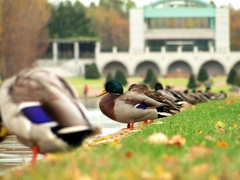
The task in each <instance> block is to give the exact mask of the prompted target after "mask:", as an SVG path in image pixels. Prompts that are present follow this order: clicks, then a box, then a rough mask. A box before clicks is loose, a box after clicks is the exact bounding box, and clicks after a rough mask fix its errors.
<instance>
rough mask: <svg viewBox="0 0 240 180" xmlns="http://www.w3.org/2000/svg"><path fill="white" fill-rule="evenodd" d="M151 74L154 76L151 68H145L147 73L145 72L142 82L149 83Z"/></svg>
mask: <svg viewBox="0 0 240 180" xmlns="http://www.w3.org/2000/svg"><path fill="white" fill-rule="evenodd" d="M153 76H154V73H153V71H152V69H150V68H149V69H148V70H147V74H146V76H145V79H144V80H143V82H144V83H145V84H147V83H150V82H151V79H152V77H153Z"/></svg>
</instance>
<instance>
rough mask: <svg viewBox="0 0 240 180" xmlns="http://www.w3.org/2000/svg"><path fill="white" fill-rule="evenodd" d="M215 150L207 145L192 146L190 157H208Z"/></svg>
mask: <svg viewBox="0 0 240 180" xmlns="http://www.w3.org/2000/svg"><path fill="white" fill-rule="evenodd" d="M212 152H213V150H212V149H211V148H208V147H206V146H192V147H191V148H190V151H189V154H188V157H189V158H190V159H197V158H201V157H206V156H208V155H210V154H211V153H212Z"/></svg>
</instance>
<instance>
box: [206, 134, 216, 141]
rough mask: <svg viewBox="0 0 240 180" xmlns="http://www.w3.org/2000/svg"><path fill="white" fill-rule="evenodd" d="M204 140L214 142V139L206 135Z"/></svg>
mask: <svg viewBox="0 0 240 180" xmlns="http://www.w3.org/2000/svg"><path fill="white" fill-rule="evenodd" d="M205 139H206V140H209V141H216V139H215V138H213V137H212V136H211V135H206V136H205Z"/></svg>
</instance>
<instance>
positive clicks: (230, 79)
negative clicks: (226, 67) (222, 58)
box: [227, 68, 237, 85]
mask: <svg viewBox="0 0 240 180" xmlns="http://www.w3.org/2000/svg"><path fill="white" fill-rule="evenodd" d="M236 75H237V72H236V70H235V69H234V68H232V69H231V70H230V72H229V73H228V77H227V84H232V85H233V84H234V81H235V77H236Z"/></svg>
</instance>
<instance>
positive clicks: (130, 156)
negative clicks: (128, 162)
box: [125, 151, 134, 159]
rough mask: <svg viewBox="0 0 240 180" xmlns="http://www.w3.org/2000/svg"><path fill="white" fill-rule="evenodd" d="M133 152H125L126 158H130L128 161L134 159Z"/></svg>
mask: <svg viewBox="0 0 240 180" xmlns="http://www.w3.org/2000/svg"><path fill="white" fill-rule="evenodd" d="M133 155H134V154H133V152H131V151H127V152H125V156H126V157H127V158H128V159H131V158H132V157H133Z"/></svg>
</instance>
